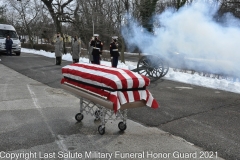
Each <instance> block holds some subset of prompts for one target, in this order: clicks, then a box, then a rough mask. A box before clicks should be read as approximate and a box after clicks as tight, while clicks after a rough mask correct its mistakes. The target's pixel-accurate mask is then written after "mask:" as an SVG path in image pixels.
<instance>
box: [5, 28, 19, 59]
mask: <svg viewBox="0 0 240 160" xmlns="http://www.w3.org/2000/svg"><path fill="white" fill-rule="evenodd" d="M8 35H9V36H10V38H11V39H12V41H13V45H12V51H13V52H14V53H16V55H17V56H19V55H20V54H21V42H20V40H19V37H18V34H17V32H16V30H15V28H14V27H13V26H12V25H8V24H0V52H6V46H5V42H6V37H7V36H8Z"/></svg>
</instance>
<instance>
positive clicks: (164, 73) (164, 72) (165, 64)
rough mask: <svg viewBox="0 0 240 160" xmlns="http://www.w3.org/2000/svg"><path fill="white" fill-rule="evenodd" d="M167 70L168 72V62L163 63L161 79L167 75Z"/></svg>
mask: <svg viewBox="0 0 240 160" xmlns="http://www.w3.org/2000/svg"><path fill="white" fill-rule="evenodd" d="M168 70H169V64H168V62H163V74H162V77H164V76H165V75H166V74H167V73H168Z"/></svg>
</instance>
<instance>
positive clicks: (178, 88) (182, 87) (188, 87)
mask: <svg viewBox="0 0 240 160" xmlns="http://www.w3.org/2000/svg"><path fill="white" fill-rule="evenodd" d="M175 88H177V89H193V88H192V87H175Z"/></svg>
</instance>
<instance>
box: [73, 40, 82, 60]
mask: <svg viewBox="0 0 240 160" xmlns="http://www.w3.org/2000/svg"><path fill="white" fill-rule="evenodd" d="M80 54H81V41H80V40H78V37H77V36H74V39H73V41H72V59H73V63H78V62H79V58H80Z"/></svg>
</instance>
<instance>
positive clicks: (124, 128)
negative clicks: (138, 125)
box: [118, 122, 127, 131]
mask: <svg viewBox="0 0 240 160" xmlns="http://www.w3.org/2000/svg"><path fill="white" fill-rule="evenodd" d="M118 128H119V129H120V130H121V131H124V130H126V129H127V125H126V124H125V123H123V122H119V123H118Z"/></svg>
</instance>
